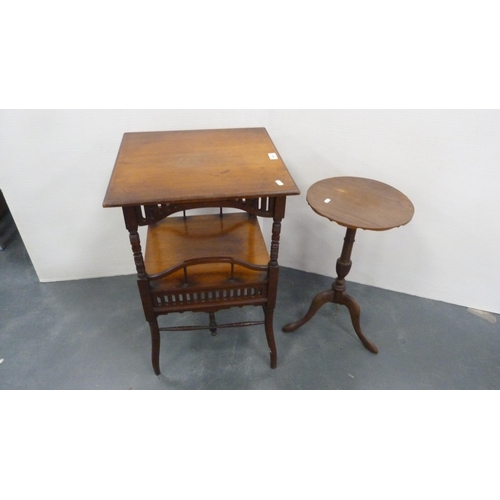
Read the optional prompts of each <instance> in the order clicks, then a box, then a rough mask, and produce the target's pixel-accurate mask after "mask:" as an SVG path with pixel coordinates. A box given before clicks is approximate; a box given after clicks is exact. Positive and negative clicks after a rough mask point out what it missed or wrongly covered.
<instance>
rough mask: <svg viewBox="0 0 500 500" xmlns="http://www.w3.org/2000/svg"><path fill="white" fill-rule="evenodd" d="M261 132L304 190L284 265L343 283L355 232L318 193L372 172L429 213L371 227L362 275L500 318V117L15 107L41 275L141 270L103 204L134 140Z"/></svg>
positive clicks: (3, 123)
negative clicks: (126, 136) (317, 202)
mask: <svg viewBox="0 0 500 500" xmlns="http://www.w3.org/2000/svg"><path fill="white" fill-rule="evenodd" d="M253 126H265V127H266V128H267V129H268V131H269V133H270V135H271V137H272V138H273V140H274V142H275V144H276V146H277V148H278V150H279V151H280V153H281V155H282V157H283V158H284V160H285V162H286V164H287V166H288V168H289V170H290V172H291V174H292V176H293V177H294V178H295V180H296V182H297V184H298V185H299V187H300V188H301V190H302V195H301V196H300V197H290V198H289V201H288V209H287V216H286V219H285V221H284V223H283V230H282V238H281V241H282V246H281V251H280V263H281V265H283V266H288V267H293V268H296V269H301V270H305V271H311V272H315V273H320V274H326V275H329V276H332V277H333V275H334V270H335V261H336V259H337V257H338V256H339V253H340V249H341V245H342V239H343V235H344V230H343V229H342V228H341V227H340V226H338V225H336V224H335V223H331V222H329V221H327V220H326V219H324V218H321V217H319V216H318V215H316V214H315V213H314V212H313V211H312V210H311V209H310V208H309V207H308V205H307V203H306V201H305V194H306V191H307V188H308V187H309V186H310V185H311V184H312V183H313V182H315V181H317V180H319V179H322V178H325V177H332V176H337V175H354V176H363V177H371V178H374V179H377V180H380V181H382V182H386V183H388V184H391V185H392V186H394V187H396V188H398V189H400V190H401V191H403V192H404V193H405V194H406V195H407V196H408V197H409V198H410V199H411V200H412V201H413V203H414V205H415V216H414V219H413V220H412V222H410V224H409V225H407V226H405V227H402V228H398V229H394V230H391V231H387V232H370V231H358V234H357V238H356V244H355V246H354V251H353V256H352V260H353V267H352V270H351V273H350V274H349V276H348V280H350V281H355V282H358V283H363V284H369V285H374V286H377V287H381V288H386V289H390V290H395V291H399V292H404V293H409V294H413V295H418V296H422V297H427V298H432V299H436V300H442V301H445V302H450V303H454V304H459V305H463V306H467V307H474V308H478V309H483V310H487V311H491V312H496V313H500V298H499V297H500V294H499V293H498V292H499V289H500V287H499V285H498V282H499V278H500V268H499V265H498V264H497V255H498V254H499V253H500V252H499V251H500V231H499V227H500V223H499V222H498V214H500V197H499V196H498V187H499V185H500V182H499V181H500V179H499V176H500V141H498V137H500V111H496V110H495V111H488V110H484V111H483V110H449V111H441V110H429V111H426V110H380V111H378V110H368V111H364V110H352V111H350V110H201V111H198V110H161V111H158V110H154V111H150V110H127V111H115V110H96V111H78V110H74V111H73V110H60V111H47V110H33V111H29V110H23V111H16V110H9V111H1V112H0V141H1V148H0V189H2V190H3V192H4V194H5V196H6V199H7V202H8V204H9V206H10V208H11V211H12V213H13V215H14V218H15V220H16V223H17V225H18V227H19V230H20V233H21V235H22V237H23V239H24V242H25V244H26V247H27V249H28V252H29V254H30V257H31V259H32V261H33V264H34V266H35V269H36V271H37V273H38V276H39V278H40V280H41V281H55V280H66V279H78V278H89V277H97V276H112V275H117V274H128V273H133V272H134V266H133V261H132V258H131V253H130V248H129V243H128V236H127V232H126V230H125V228H124V225H123V220H122V214H121V211H120V210H119V209H103V208H101V203H102V199H103V197H104V193H105V191H106V187H107V183H108V180H109V176H110V174H111V169H112V167H113V164H114V160H115V157H116V153H117V150H118V146H119V144H120V141H121V137H122V134H123V133H124V132H126V131H141V130H174V129H195V128H223V127H253ZM264 225H268V224H267V223H265V224H264ZM314 292H315V291H310V293H314Z"/></svg>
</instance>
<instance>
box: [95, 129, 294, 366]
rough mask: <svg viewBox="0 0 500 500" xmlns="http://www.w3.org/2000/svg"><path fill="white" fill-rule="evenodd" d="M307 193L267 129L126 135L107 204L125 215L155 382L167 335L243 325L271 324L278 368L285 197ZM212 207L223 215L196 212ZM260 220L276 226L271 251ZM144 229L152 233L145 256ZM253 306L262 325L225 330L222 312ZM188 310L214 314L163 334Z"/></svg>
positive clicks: (272, 354) (270, 343)
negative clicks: (167, 323)
mask: <svg viewBox="0 0 500 500" xmlns="http://www.w3.org/2000/svg"><path fill="white" fill-rule="evenodd" d="M299 193H300V191H299V190H298V188H297V186H296V185H295V183H294V181H293V179H292V178H291V176H290V174H289V173H288V170H287V169H286V166H285V165H284V163H283V161H282V160H281V158H280V156H279V153H278V151H277V150H276V147H275V146H274V144H273V143H272V141H271V139H270V138H269V135H268V134H267V131H266V130H265V129H264V128H256V129H226V130H195V131H173V132H147V133H142V132H141V133H130V134H125V135H124V136H123V141H122V144H121V147H120V151H119V153H118V157H117V160H116V163H115V167H114V170H113V173H112V175H111V179H110V183H109V186H108V190H107V192H106V196H105V199H104V202H103V206H105V207H118V206H119V207H122V209H123V214H124V218H125V225H126V228H127V230H128V231H129V237H130V244H131V247H132V253H133V257H134V262H135V266H136V270H137V283H138V287H139V293H140V297H141V301H142V305H143V309H144V314H145V317H146V321H147V322H148V323H149V326H150V330H151V340H152V355H151V357H152V364H153V369H154V371H155V373H156V374H157V375H158V374H160V361H159V359H160V358H159V356H160V332H161V331H184V330H195V329H207V330H209V331H210V332H211V334H212V335H215V334H216V333H217V330H218V329H219V328H232V327H235V326H250V325H264V328H265V333H266V339H267V343H268V347H269V353H270V360H271V368H275V367H276V365H277V351H276V343H275V340H274V331H273V314H274V308H275V305H276V293H277V286H278V273H279V266H278V252H279V238H280V230H281V221H282V219H283V218H284V216H285V203H286V196H288V195H295V194H299ZM206 207H216V208H218V209H220V212H218V213H217V214H214V215H208V214H203V215H188V214H189V210H192V209H198V208H206ZM225 207H229V208H231V209H238V210H239V212H238V213H234V210H233V211H232V213H224V214H223V213H222V208H225ZM244 212H246V213H244ZM173 215H177V216H174V217H172V216H173ZM257 217H269V218H272V219H273V226H272V235H271V248H270V251H269V252H268V250H267V248H266V245H265V242H264V239H263V237H262V233H261V231H260V226H259V224H258V220H257ZM139 226H148V236H147V240H146V251H145V255H143V250H142V246H141V241H140V237H139V233H138V228H139ZM249 305H252V306H259V307H262V308H263V311H264V320H263V321H252V322H240V323H231V324H225V325H218V324H217V321H216V317H215V313H216V311H218V310H220V309H225V308H230V307H234V306H239V307H241V306H249ZM184 311H201V312H206V313H208V317H209V321H208V325H194V326H185V327H165V328H160V327H159V325H158V317H159V316H160V315H165V314H170V313H173V312H184Z"/></svg>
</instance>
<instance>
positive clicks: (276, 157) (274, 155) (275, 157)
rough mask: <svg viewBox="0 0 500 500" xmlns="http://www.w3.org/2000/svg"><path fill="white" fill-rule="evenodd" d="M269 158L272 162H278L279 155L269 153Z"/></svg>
mask: <svg viewBox="0 0 500 500" xmlns="http://www.w3.org/2000/svg"><path fill="white" fill-rule="evenodd" d="M267 156H269V159H270V160H277V159H278V155H277V154H276V153H267Z"/></svg>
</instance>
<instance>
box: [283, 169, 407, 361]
mask: <svg viewBox="0 0 500 500" xmlns="http://www.w3.org/2000/svg"><path fill="white" fill-rule="evenodd" d="M307 203H309V205H310V207H311V208H312V209H313V210H314V211H315V212H316V213H317V214H319V215H321V216H322V217H326V218H327V219H329V220H331V221H334V222H336V223H337V224H340V225H341V226H344V227H346V228H347V230H346V235H345V238H344V245H343V247H342V253H341V255H340V258H338V259H337V266H336V272H337V278H336V279H335V281H334V282H333V284H332V289H331V290H327V291H325V292H321V293H319V294H318V295H316V296H315V297H314V299H313V300H312V302H311V305H310V307H309V310H308V311H307V313H306V315H305V316H304V317H303V318H302V319H300V320H298V321H296V322H295V323H289V324H288V325H285V326H284V327H283V331H284V332H293V331H295V330H297V328H299V327H301V326H302V325H303V324H304V323H306V322H307V321H309V320H310V319H311V318H312V317H313V316H314V315H315V314H316V312H317V311H318V310H319V309H320V307H321V306H322V305H323V304H326V303H328V302H331V303H334V304H341V305H344V306H346V307H347V309H348V310H349V314H350V315H351V321H352V325H353V327H354V330H355V331H356V334H357V335H358V337H359V340H361V343H362V344H363V345H364V346H365V347H366V348H367V349H368V350H369V351H371V352H373V353H377V352H378V348H377V346H376V345H375V344H373V343H372V342H370V341H369V340H368V339H367V338H366V337H365V335H364V334H363V331H362V330H361V325H360V307H359V304H358V303H357V302H356V301H355V300H354V299H353V298H352V297H351V296H349V295H347V293H346V282H345V277H346V276H347V274H348V273H349V271H350V269H351V265H352V262H351V252H352V247H353V244H354V236H355V235H356V230H357V229H368V230H371V231H386V230H388V229H392V228H394V227H399V226H403V225H405V224H408V222H410V221H411V219H412V217H413V213H414V207H413V204H412V202H411V201H410V200H409V199H408V198H407V197H406V196H405V195H404V194H403V193H401V192H400V191H398V190H397V189H394V188H393V187H391V186H388V185H387V184H384V183H382V182H379V181H375V180H372V179H364V178H362V177H332V178H329V179H323V180H321V181H318V182H316V183H315V184H313V185H312V186H311V187H310V188H309V190H308V191H307Z"/></svg>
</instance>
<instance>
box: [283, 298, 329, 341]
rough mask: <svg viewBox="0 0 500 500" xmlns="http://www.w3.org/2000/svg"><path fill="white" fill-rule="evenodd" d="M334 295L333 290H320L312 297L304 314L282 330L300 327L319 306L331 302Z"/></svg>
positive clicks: (289, 330)
mask: <svg viewBox="0 0 500 500" xmlns="http://www.w3.org/2000/svg"><path fill="white" fill-rule="evenodd" d="M334 296H335V292H334V291H333V290H327V291H326V292H321V293H318V295H316V297H314V299H313V300H312V302H311V305H310V307H309V311H307V313H306V315H305V316H304V317H303V318H302V319H300V320H299V321H296V322H295V323H289V324H288V325H285V326H284V327H283V328H282V330H283V331H284V332H286V333H290V332H294V331H295V330H297V328H300V327H301V326H302V325H303V324H304V323H307V322H308V321H309V320H310V319H311V318H312V317H313V316H314V315H315V314H316V313H317V312H318V310H319V308H320V307H321V306H322V305H324V304H326V303H327V302H333V299H334Z"/></svg>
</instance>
